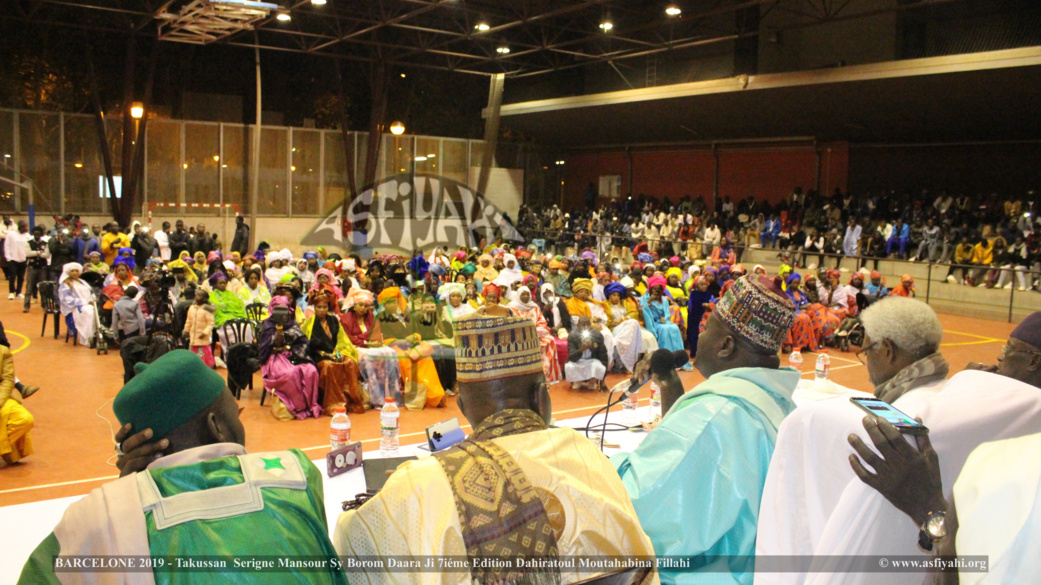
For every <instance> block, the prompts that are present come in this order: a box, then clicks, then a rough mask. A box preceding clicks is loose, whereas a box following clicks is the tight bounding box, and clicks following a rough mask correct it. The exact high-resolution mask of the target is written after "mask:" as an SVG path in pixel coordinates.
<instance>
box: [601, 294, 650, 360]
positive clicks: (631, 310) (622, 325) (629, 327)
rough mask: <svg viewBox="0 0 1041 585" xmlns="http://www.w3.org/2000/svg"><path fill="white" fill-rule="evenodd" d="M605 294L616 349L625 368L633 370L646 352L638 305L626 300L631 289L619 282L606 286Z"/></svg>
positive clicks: (608, 322)
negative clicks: (638, 315)
mask: <svg viewBox="0 0 1041 585" xmlns="http://www.w3.org/2000/svg"><path fill="white" fill-rule="evenodd" d="M604 294H606V295H607V303H606V304H607V309H608V313H607V327H608V328H609V329H610V330H611V335H612V336H614V345H615V350H616V351H617V352H618V357H619V359H620V360H621V362H622V365H623V366H625V369H626V370H627V371H629V372H632V371H633V368H634V367H635V366H636V360H637V359H638V358H639V357H640V354H641V353H644V350H643V332H642V330H641V329H642V328H641V327H640V320H639V318H638V317H637V310H636V307H635V306H634V305H630V304H627V303H626V302H625V301H626V297H628V296H629V291H628V290H626V288H625V287H624V286H622V285H621V284H619V283H617V282H612V283H610V284H608V285H607V286H605V287H604Z"/></svg>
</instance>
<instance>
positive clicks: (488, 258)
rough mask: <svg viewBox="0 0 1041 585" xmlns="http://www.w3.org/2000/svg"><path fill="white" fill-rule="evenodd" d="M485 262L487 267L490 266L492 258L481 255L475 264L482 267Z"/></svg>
mask: <svg viewBox="0 0 1041 585" xmlns="http://www.w3.org/2000/svg"><path fill="white" fill-rule="evenodd" d="M485 260H487V261H488V266H491V265H492V262H493V258H492V257H491V255H489V254H481V255H480V256H478V257H477V263H478V264H482V265H483V264H484V261H485Z"/></svg>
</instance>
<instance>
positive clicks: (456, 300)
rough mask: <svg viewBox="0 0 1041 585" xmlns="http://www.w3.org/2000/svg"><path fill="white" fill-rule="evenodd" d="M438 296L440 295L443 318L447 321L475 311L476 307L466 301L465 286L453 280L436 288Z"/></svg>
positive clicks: (452, 320)
mask: <svg viewBox="0 0 1041 585" xmlns="http://www.w3.org/2000/svg"><path fill="white" fill-rule="evenodd" d="M438 296H440V297H441V307H442V309H441V310H442V311H443V313H444V318H445V319H446V320H447V321H449V322H454V321H455V320H457V319H462V318H463V317H466V316H467V315H472V314H474V313H476V312H477V309H475V308H473V307H472V306H470V303H467V302H466V287H465V286H464V285H462V284H459V283H455V282H453V283H449V284H443V285H441V288H440V289H439V290H438Z"/></svg>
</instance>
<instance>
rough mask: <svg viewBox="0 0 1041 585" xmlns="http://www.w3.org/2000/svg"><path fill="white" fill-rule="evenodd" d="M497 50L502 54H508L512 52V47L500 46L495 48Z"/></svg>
mask: <svg viewBox="0 0 1041 585" xmlns="http://www.w3.org/2000/svg"><path fill="white" fill-rule="evenodd" d="M495 52H496V53H498V54H500V55H508V54H509V53H510V48H509V47H499V48H498V49H495Z"/></svg>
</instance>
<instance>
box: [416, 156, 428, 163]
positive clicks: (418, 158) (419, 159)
mask: <svg viewBox="0 0 1041 585" xmlns="http://www.w3.org/2000/svg"><path fill="white" fill-rule="evenodd" d="M426 159H427V157H425V156H417V157H416V162H423V161H425V160H426Z"/></svg>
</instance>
